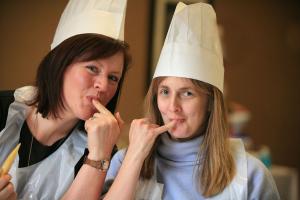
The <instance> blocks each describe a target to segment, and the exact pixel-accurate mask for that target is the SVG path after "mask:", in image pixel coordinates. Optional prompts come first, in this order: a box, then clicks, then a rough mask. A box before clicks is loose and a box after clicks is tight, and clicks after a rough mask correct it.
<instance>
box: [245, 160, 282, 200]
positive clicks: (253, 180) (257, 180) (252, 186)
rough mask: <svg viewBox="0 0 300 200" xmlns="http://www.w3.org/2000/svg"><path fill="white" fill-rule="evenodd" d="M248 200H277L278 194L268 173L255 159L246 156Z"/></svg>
mask: <svg viewBox="0 0 300 200" xmlns="http://www.w3.org/2000/svg"><path fill="white" fill-rule="evenodd" d="M247 167H248V169H247V171H248V199H253V200H254V199H274V200H277V199H278V200H279V199H280V197H279V193H278V190H277V187H276V184H275V182H274V179H273V177H272V175H271V173H270V171H269V170H268V169H267V168H266V167H265V166H264V164H263V163H262V162H261V161H260V160H258V159H256V158H255V157H253V156H251V155H249V154H247Z"/></svg>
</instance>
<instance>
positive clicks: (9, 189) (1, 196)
mask: <svg viewBox="0 0 300 200" xmlns="http://www.w3.org/2000/svg"><path fill="white" fill-rule="evenodd" d="M10 179H11V176H10V175H8V174H6V175H3V176H1V177H0V200H13V199H17V193H16V192H15V189H14V186H13V184H12V183H11V182H10Z"/></svg>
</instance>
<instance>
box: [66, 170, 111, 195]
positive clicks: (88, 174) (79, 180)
mask: <svg viewBox="0 0 300 200" xmlns="http://www.w3.org/2000/svg"><path fill="white" fill-rule="evenodd" d="M105 176H106V172H102V171H100V170H98V169H96V168H94V167H92V166H89V165H87V164H84V165H82V167H81V168H80V170H79V172H78V174H77V176H76V178H75V180H74V181H73V183H72V184H71V186H70V188H69V189H68V191H67V192H66V193H65V195H64V196H63V198H62V199H63V200H68V199H72V200H76V199H91V200H92V199H99V197H100V195H101V191H102V186H103V183H104V180H105ZM83 191H84V192H83Z"/></svg>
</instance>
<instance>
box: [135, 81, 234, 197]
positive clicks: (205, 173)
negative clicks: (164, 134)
mask: <svg viewBox="0 0 300 200" xmlns="http://www.w3.org/2000/svg"><path fill="white" fill-rule="evenodd" d="M162 80H163V77H159V78H155V79H154V80H153V81H152V82H151V85H150V88H149V90H148V93H147V96H146V99H145V109H146V110H145V111H146V114H147V117H149V118H150V119H151V120H152V121H153V122H154V123H156V124H158V125H163V120H162V117H161V114H160V112H159V109H158V106H157V89H158V85H159V83H160V82H161V81H162ZM190 80H191V81H192V82H193V84H195V85H196V86H197V87H199V88H200V89H201V90H205V91H206V92H207V93H208V97H209V100H208V108H207V111H208V112H207V113H208V114H207V120H206V121H204V122H203V123H206V124H202V127H204V128H205V130H204V132H203V134H204V139H203V143H202V144H201V146H200V147H199V154H198V160H200V157H201V163H202V165H198V167H196V169H195V170H196V172H197V176H196V177H197V178H196V179H197V182H198V185H199V189H200V191H201V192H202V195H203V196H205V197H210V196H213V195H216V194H218V193H220V192H222V191H223V190H224V188H225V187H226V186H228V185H229V184H230V182H231V181H232V179H233V177H234V175H235V172H236V169H235V163H234V160H233V157H232V155H231V153H230V149H229V140H228V123H227V116H226V108H225V103H224V99H223V94H222V93H221V92H220V90H218V89H217V88H216V87H214V86H212V85H210V84H207V83H204V82H201V81H198V80H193V79H190ZM158 141H159V139H157V140H156V142H155V144H154V145H153V147H152V149H151V151H150V153H149V155H148V156H147V157H146V159H145V161H144V163H143V167H142V170H141V174H140V177H141V178H142V179H150V178H151V177H152V176H153V172H154V170H153V169H154V156H155V151H156V146H157V142H158Z"/></svg>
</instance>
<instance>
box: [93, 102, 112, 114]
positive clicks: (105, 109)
mask: <svg viewBox="0 0 300 200" xmlns="http://www.w3.org/2000/svg"><path fill="white" fill-rule="evenodd" d="M92 102H93V105H94V106H95V108H96V109H97V110H98V111H99V112H100V113H103V114H110V115H112V114H111V112H110V111H109V110H107V108H105V106H103V105H102V104H101V103H100V102H99V101H98V100H95V99H93V100H92Z"/></svg>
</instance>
